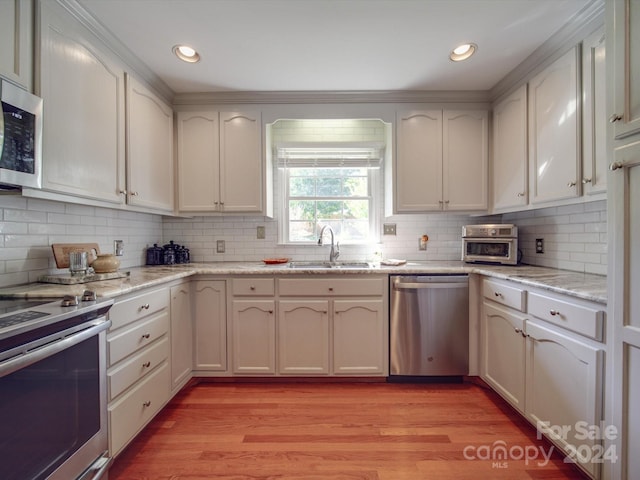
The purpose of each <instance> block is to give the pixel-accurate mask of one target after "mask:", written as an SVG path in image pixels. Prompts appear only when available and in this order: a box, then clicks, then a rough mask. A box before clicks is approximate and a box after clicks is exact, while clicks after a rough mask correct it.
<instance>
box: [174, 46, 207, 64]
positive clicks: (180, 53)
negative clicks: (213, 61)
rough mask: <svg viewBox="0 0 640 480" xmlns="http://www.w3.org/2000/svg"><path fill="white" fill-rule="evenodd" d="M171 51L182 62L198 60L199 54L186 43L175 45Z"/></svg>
mask: <svg viewBox="0 0 640 480" xmlns="http://www.w3.org/2000/svg"><path fill="white" fill-rule="evenodd" d="M173 53H175V54H176V57H178V58H179V59H180V60H182V61H184V62H189V63H196V62H198V61H200V54H199V53H198V52H196V51H195V50H194V49H193V48H191V47H190V46H188V45H175V46H174V47H173Z"/></svg>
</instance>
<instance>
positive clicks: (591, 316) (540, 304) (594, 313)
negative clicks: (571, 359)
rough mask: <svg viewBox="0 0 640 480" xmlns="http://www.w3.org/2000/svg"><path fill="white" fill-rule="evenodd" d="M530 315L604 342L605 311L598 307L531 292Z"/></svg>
mask: <svg viewBox="0 0 640 480" xmlns="http://www.w3.org/2000/svg"><path fill="white" fill-rule="evenodd" d="M529 313H530V314H531V315H535V316H536V317H538V318H541V319H542V320H545V321H547V322H549V323H553V324H554V325H559V326H561V327H564V328H566V329H567V330H571V331H573V332H576V333H579V334H581V335H584V336H586V337H589V338H593V339H595V340H599V341H602V332H603V328H604V310H603V309H602V308H600V307H599V306H598V305H591V304H589V305H587V304H583V303H579V302H573V301H566V300H563V299H560V298H556V297H552V296H548V295H541V294H538V293H531V292H529Z"/></svg>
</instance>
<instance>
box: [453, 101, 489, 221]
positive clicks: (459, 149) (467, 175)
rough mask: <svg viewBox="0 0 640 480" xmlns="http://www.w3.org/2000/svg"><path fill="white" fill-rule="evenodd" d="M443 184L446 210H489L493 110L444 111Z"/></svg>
mask: <svg viewBox="0 0 640 480" xmlns="http://www.w3.org/2000/svg"><path fill="white" fill-rule="evenodd" d="M442 123H443V133H442V138H443V146H442V149H443V151H442V169H443V172H442V184H443V192H442V198H443V205H444V209H445V210H486V209H487V199H488V195H487V190H488V176H489V144H488V142H489V130H488V128H489V127H488V123H489V113H488V112H485V111H479V110H470V111H456V110H445V111H444V113H443V121H442Z"/></svg>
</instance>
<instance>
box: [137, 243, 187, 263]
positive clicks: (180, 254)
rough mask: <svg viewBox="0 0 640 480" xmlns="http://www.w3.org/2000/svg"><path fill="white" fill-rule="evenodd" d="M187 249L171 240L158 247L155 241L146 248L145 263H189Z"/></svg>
mask: <svg viewBox="0 0 640 480" xmlns="http://www.w3.org/2000/svg"><path fill="white" fill-rule="evenodd" d="M190 262H191V254H190V253H189V249H188V248H187V247H185V246H183V245H178V244H177V243H174V242H173V240H171V241H170V242H169V243H167V244H166V245H163V246H162V247H159V246H158V244H157V243H154V244H153V247H148V248H147V265H175V264H177V263H190Z"/></svg>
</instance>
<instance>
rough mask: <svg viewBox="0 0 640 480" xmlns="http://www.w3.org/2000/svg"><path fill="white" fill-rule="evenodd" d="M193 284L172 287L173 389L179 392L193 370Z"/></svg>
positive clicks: (186, 283)
mask: <svg viewBox="0 0 640 480" xmlns="http://www.w3.org/2000/svg"><path fill="white" fill-rule="evenodd" d="M191 303H192V296H191V284H190V283H188V282H185V283H182V284H180V285H176V286H173V287H171V390H172V391H173V392H177V391H178V390H179V389H180V388H181V387H182V386H183V385H184V384H185V383H186V382H187V381H188V380H189V379H190V378H191V371H192V370H193V323H192V315H191V312H192V307H191Z"/></svg>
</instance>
